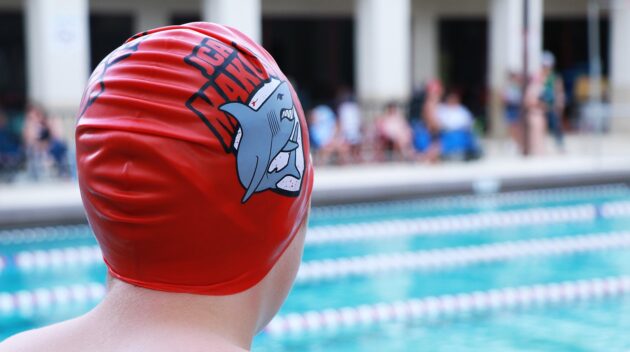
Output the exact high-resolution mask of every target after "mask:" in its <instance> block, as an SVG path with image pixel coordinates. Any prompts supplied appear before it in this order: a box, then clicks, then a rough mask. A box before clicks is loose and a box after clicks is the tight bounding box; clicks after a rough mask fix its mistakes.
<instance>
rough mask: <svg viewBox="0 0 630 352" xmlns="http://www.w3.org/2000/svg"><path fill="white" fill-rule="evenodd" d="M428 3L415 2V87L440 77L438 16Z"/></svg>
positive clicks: (413, 24)
mask: <svg viewBox="0 0 630 352" xmlns="http://www.w3.org/2000/svg"><path fill="white" fill-rule="evenodd" d="M426 4H427V3H426V2H417V1H416V2H415V3H414V9H413V20H412V30H413V39H412V40H413V57H412V70H413V78H414V82H413V84H414V85H419V84H421V83H424V82H426V81H427V80H429V79H432V78H437V76H438V65H437V57H438V44H437V40H438V34H437V27H438V23H437V14H436V13H435V11H434V10H433V9H431V8H429V6H424V5H426Z"/></svg>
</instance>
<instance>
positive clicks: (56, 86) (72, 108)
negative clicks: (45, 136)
mask: <svg viewBox="0 0 630 352" xmlns="http://www.w3.org/2000/svg"><path fill="white" fill-rule="evenodd" d="M88 11H89V10H88V0H26V1H25V13H26V41H27V43H26V49H27V51H26V54H27V69H28V70H27V72H28V75H27V76H28V97H29V99H30V100H31V101H33V102H36V103H39V104H41V105H42V106H43V107H44V108H45V109H47V110H48V111H50V112H53V113H57V114H64V115H65V114H67V113H75V112H76V109H77V108H78V106H79V104H80V102H81V96H82V94H83V89H84V87H85V83H86V81H87V79H88V75H89V69H90V59H89V26H88V21H89V12H88Z"/></svg>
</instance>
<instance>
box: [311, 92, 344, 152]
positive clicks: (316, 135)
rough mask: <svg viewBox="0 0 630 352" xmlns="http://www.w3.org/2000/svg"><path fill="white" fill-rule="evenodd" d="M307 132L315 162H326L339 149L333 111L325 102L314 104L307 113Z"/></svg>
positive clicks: (335, 118)
mask: <svg viewBox="0 0 630 352" xmlns="http://www.w3.org/2000/svg"><path fill="white" fill-rule="evenodd" d="M308 120H309V133H310V136H311V144H312V146H313V150H314V153H313V154H314V157H315V163H316V164H326V163H328V162H330V159H331V157H332V155H333V153H335V152H336V151H337V150H338V149H339V142H340V141H339V138H338V125H337V116H335V111H334V110H333V109H332V108H331V107H330V106H328V105H327V104H323V103H320V104H318V105H316V106H315V107H314V108H313V109H312V110H311V111H310V112H309V113H308Z"/></svg>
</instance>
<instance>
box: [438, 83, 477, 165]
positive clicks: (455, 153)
mask: <svg viewBox="0 0 630 352" xmlns="http://www.w3.org/2000/svg"><path fill="white" fill-rule="evenodd" d="M436 116H437V119H438V123H439V126H440V130H441V134H440V140H441V155H442V157H447V158H453V157H459V156H462V157H463V158H464V159H465V160H471V159H477V158H479V156H480V154H481V152H480V149H479V146H478V144H477V140H476V138H475V135H474V133H473V122H474V119H473V116H472V113H471V112H470V110H468V109H467V108H466V107H465V106H464V105H462V103H461V96H460V95H459V93H457V92H456V91H454V90H453V91H449V92H448V93H447V94H446V96H445V99H444V103H442V104H439V105H438V107H437V110H436Z"/></svg>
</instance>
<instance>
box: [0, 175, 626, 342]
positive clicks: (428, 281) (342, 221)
mask: <svg viewBox="0 0 630 352" xmlns="http://www.w3.org/2000/svg"><path fill="white" fill-rule="evenodd" d="M629 201H630V189H628V188H627V187H625V186H622V185H612V186H605V187H594V188H593V187H590V188H589V187H584V188H579V189H569V190H566V189H565V190H550V191H533V192H520V193H514V194H506V195H497V196H475V197H472V196H466V197H450V198H444V199H432V200H416V201H405V202H389V203H378V204H358V205H352V206H335V207H327V208H316V209H314V210H313V212H312V216H311V221H310V225H309V226H310V228H312V229H321V228H329V229H330V231H332V232H333V233H334V232H335V231H336V229H342V227H343V226H344V225H349V224H367V225H366V226H368V227H369V226H370V224H374V225H378V224H380V223H383V222H386V221H391V220H409V219H426V220H427V221H430V220H431V219H435V218H436V217H444V216H453V219H457V217H458V216H465V215H470V214H497V216H498V217H500V216H501V214H502V212H507V211H520V210H523V211H527V210H528V209H533V208H543V209H544V210H545V211H548V212H557V211H558V209H562V208H563V207H573V206H576V205H593V206H595V207H598V209H599V207H603V206H606V205H608V204H614V203H623V202H629ZM454 221H456V220H454ZM340 231H341V230H340ZM392 231H394V232H395V230H392ZM626 231H628V232H630V212H627V214H626V213H622V214H616V215H614V216H609V215H606V216H595V217H592V218H584V219H573V220H569V221H559V222H558V221H556V222H552V223H546V224H528V223H523V224H520V225H515V226H500V227H492V226H489V227H483V226H482V227H477V228H474V229H473V228H470V229H459V230H456V231H446V232H444V231H442V232H436V233H431V232H428V233H409V234H406V235H404V236H399V235H397V234H396V233H391V234H388V235H390V236H387V237H383V236H380V237H376V238H375V237H372V238H361V237H359V238H356V239H354V240H351V241H331V242H326V243H310V244H308V245H307V246H306V248H305V251H304V262H307V263H313V262H318V261H322V260H331V259H339V258H350V257H365V256H367V257H372V256H376V255H381V254H389V255H395V254H397V253H406V252H412V251H429V250H440V249H448V248H454V247H458V248H459V247H465V248H469V249H475V248H478V247H477V246H481V245H488V244H494V243H508V242H510V243H511V242H514V241H525V240H534V239H542V240H545V239H549V240H552V239H567V238H568V239H571V238H575V237H576V236H584V235H586V236H600V235H605V234H610V233H624V232H626ZM66 233H72V235H71V236H66V235H64V234H66ZM314 233H316V231H315V232H314ZM34 234H38V235H34ZM307 236H308V235H307ZM313 236H315V235H313ZM64 237H68V238H64ZM94 245H95V241H94V239H93V238H92V237H91V236H90V233H89V230H88V229H87V227H84V226H83V227H81V226H80V227H61V228H54V229H53V228H48V229H43V230H42V229H38V230H36V231H30V232H29V231H24V230H19V231H14V232H10V231H0V256H2V258H4V259H5V262H6V265H5V268H4V269H3V270H0V295H2V294H6V293H9V294H15V293H17V292H20V291H29V292H31V291H34V290H37V289H41V288H50V287H55V286H60V285H75V284H87V283H103V281H104V276H105V272H106V270H105V267H104V265H102V264H100V263H98V262H97V263H91V264H90V263H84V264H81V263H79V264H72V265H65V266H55V265H46V266H45V267H43V268H31V269H28V270H27V269H24V268H20V267H18V265H17V263H16V261H15V258H16V256H17V255H18V254H19V253H23V251H35V250H42V251H49V250H52V249H64V248H69V247H79V246H94ZM624 275H626V276H627V275H630V247H629V246H619V247H614V248H608V249H606V250H601V249H597V248H593V249H590V250H589V249H587V250H583V251H580V252H577V253H564V254H555V255H538V256H529V257H518V256H515V257H508V258H505V259H503V260H496V261H488V262H476V263H470V264H463V265H455V266H446V267H435V268H430V269H426V268H425V269H422V270H414V269H392V270H383V271H377V272H371V273H364V274H357V275H350V276H345V277H340V278H335V277H328V278H324V279H318V280H310V281H309V280H305V281H298V283H296V285H295V286H294V288H293V290H292V292H291V293H290V295H289V298H288V300H287V302H286V303H285V305H284V306H283V307H282V308H281V310H280V312H279V316H280V317H286V316H288V315H290V314H293V313H304V312H308V311H323V310H325V309H339V308H343V307H357V306H359V305H378V304H380V303H391V302H397V301H405V300H410V299H416V298H427V297H434V296H442V295H457V294H461V293H471V292H476V291H482V292H483V291H490V290H496V289H503V288H513V287H522V286H531V285H541V284H555V283H560V282H567V281H578V280H589V279H599V278H607V277H620V276H624ZM0 303H1V302H0ZM94 304H95V302H92V301H89V300H88V301H85V302H82V303H73V304H54V305H51V306H49V307H47V308H41V309H40V308H33V309H19V310H11V311H9V310H6V309H5V310H3V309H2V305H1V304H0V340H1V339H3V338H6V337H8V336H10V335H12V334H14V333H16V332H19V331H23V330H26V329H30V328H34V327H39V326H43V325H46V324H50V323H53V322H56V321H60V320H64V319H68V318H71V317H73V316H76V315H78V314H81V313H83V312H85V311H87V310H88V309H90V308H91V307H92V306H93V305H94ZM629 329H630V296H627V295H625V296H624V295H617V296H615V297H607V298H599V299H589V300H579V301H574V302H568V303H567V302H564V303H562V302H559V303H556V304H547V305H536V306H531V307H522V308H519V309H502V310H496V311H485V312H472V313H470V312H469V313H466V314H451V315H448V316H436V317H432V318H431V319H408V320H404V321H387V322H373V323H371V324H358V325H356V326H351V327H346V326H344V327H339V328H335V329H322V330H317V331H304V332H301V333H286V334H284V333H280V334H273V333H271V332H269V331H265V332H263V333H261V334H260V335H259V336H257V338H256V340H255V342H254V346H253V350H254V351H326V352H332V351H344V352H349V351H368V352H369V351H416V350H431V351H459V350H483V351H613V350H614V351H618V350H628V349H630V334H627V331H628V330H629Z"/></svg>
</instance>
